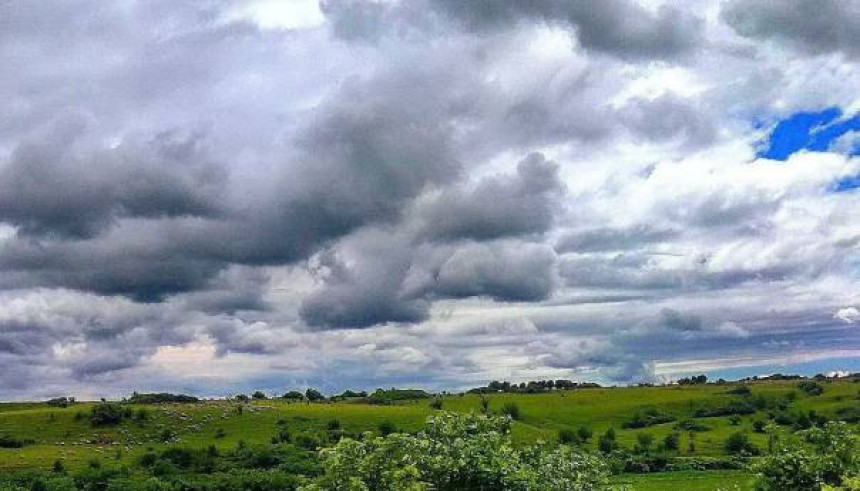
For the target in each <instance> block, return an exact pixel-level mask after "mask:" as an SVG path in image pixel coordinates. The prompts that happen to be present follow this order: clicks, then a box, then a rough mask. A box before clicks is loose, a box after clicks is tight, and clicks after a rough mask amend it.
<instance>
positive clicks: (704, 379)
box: [678, 374, 708, 385]
mask: <svg viewBox="0 0 860 491" xmlns="http://www.w3.org/2000/svg"><path fill="white" fill-rule="evenodd" d="M706 383H708V376H707V375H704V374H702V375H695V376H692V377H684V378H682V379H678V385H700V384H706Z"/></svg>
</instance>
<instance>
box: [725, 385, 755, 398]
mask: <svg viewBox="0 0 860 491" xmlns="http://www.w3.org/2000/svg"><path fill="white" fill-rule="evenodd" d="M726 394H733V395H736V396H748V395H752V391H751V390H750V388H749V386H747V385H738V386H737V387H732V388H731V389H729V390H727V391H726Z"/></svg>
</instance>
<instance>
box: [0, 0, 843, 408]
mask: <svg viewBox="0 0 860 491" xmlns="http://www.w3.org/2000/svg"><path fill="white" fill-rule="evenodd" d="M794 3H795V4H796V5H794V6H793V7H795V8H779V9H777V8H775V7H774V4H773V3H772V2H748V1H743V2H741V1H726V2H722V3H720V4H713V3H709V2H699V1H694V2H688V3H685V4H683V5H680V4H674V3H670V2H638V1H634V0H618V1H595V2H565V1H556V0H538V1H533V2H518V1H483V0H481V1H474V2H457V1H448V0H419V1H415V2H411V1H410V2H406V1H400V0H386V1H373V0H323V1H322V2H320V3H319V4H317V2H316V1H312V0H300V1H299V0H297V1H296V2H292V3H291V4H290V6H289V7H288V8H287V10H288V12H287V13H286V15H284V12H281V11H276V10H273V9H271V6H270V5H268V3H267V2H257V1H255V0H249V1H248V2H244V3H239V4H237V3H235V2H221V1H212V2H190V3H189V2H182V3H177V2H166V1H156V2H130V3H122V4H115V5H105V4H104V3H103V2H92V1H88V0H85V1H81V2H75V3H74V4H69V3H67V2H43V3H40V4H38V5H36V4H31V3H28V2H6V3H4V4H2V5H0V61H2V62H3V65H4V66H14V67H18V69H17V70H16V71H15V72H14V74H12V75H10V76H6V77H2V78H0V97H2V98H0V100H3V101H4V103H3V105H4V106H3V112H4V118H3V121H2V122H0V399H7V398H29V397H46V396H53V395H61V394H67V393H68V394H72V395H75V394H77V395H80V396H83V397H86V396H100V395H117V394H123V393H127V392H130V391H132V390H135V389H138V390H183V391H188V392H194V393H198V394H203V395H223V394H227V393H230V392H231V391H235V390H238V389H240V388H244V389H247V388H250V387H255V388H256V387H259V388H263V389H267V390H273V391H274V390H278V391H280V390H284V389H286V388H289V387H301V386H306V385H316V386H320V387H323V388H326V389H330V390H338V389H342V388H346V387H360V388H373V387H375V386H382V385H386V386H387V385H392V384H409V385H419V386H424V387H429V388H437V389H441V388H458V387H462V386H470V385H474V384H479V383H485V382H487V381H488V380H490V379H493V378H505V379H513V380H523V379H529V378H548V377H553V378H559V377H562V378H575V379H588V380H595V381H601V382H607V383H616V382H618V383H627V382H634V381H646V380H655V379H660V378H661V377H674V376H678V375H683V374H688V373H692V372H696V371H703V370H707V371H712V372H714V371H715V372H718V373H723V372H724V373H737V372H732V370H748V371H751V373H756V372H755V371H756V370H764V369H765V368H764V367H765V366H767V367H772V366H780V365H788V366H789V368H790V367H791V366H795V365H797V364H798V363H802V362H816V363H817V362H821V363H824V362H822V361H821V360H828V359H829V360H839V362H840V363H842V364H845V365H849V366H844V367H840V368H846V369H849V370H851V369H854V370H857V369H860V367H858V365H857V363H858V362H857V360H858V357H860V336H858V331H857V326H858V320H860V319H858V314H857V309H858V308H860V294H858V293H857V292H860V288H858V279H860V267H858V264H860V224H858V222H857V219H856V210H857V208H858V205H860V194H858V192H857V191H856V189H857V186H856V185H854V184H853V183H855V182H856V181H857V179H858V177H860V160H858V156H857V155H856V153H857V152H856V149H855V145H852V143H851V142H853V141H854V139H853V135H854V133H856V132H854V131H853V130H851V129H850V127H851V125H852V124H854V123H852V121H855V119H852V118H856V114H857V111H858V109H860V100H858V98H857V93H856V92H857V91H856V87H857V86H860V70H858V65H857V59H858V56H857V55H858V52H857V47H858V46H860V38H858V32H860V31H858V26H860V20H858V19H860V17H858V16H860V12H858V10H857V7H856V3H855V2H851V1H840V0H834V1H827V2H805V1H798V2H794ZM290 9H292V10H290ZM798 113H808V114H812V115H821V116H820V120H821V121H823V123H821V124H819V125H813V126H814V127H811V128H807V129H806V130H807V131H808V132H814V133H815V135H816V136H815V138H812V137H811V136H810V135H811V133H810V135H807V137H809V138H807V140H809V141H814V142H815V143H814V145H813V144H806V143H803V144H795V143H796V142H794V143H792V142H788V143H786V142H785V141H783V140H780V142H774V141H770V140H771V139H785V138H790V137H791V135H793V134H794V133H792V132H796V131H797V128H795V127H794V126H792V124H793V122H795V121H797V120H798V119H797V117H795V118H792V116H793V115H797V114H798ZM813 119H814V118H813ZM836 127H838V128H840V129H839V131H838V132H836V133H834V131H835V130H834V129H833V128H836ZM775 128H776V129H778V130H777V131H775ZM786 128H788V129H786ZM831 133H832V135H833V136H832V138H831V136H828V135H831ZM837 133H838V135H837ZM837 136H838V138H837ZM825 140H826V141H825ZM831 140H832V141H831ZM798 141H800V140H798ZM775 143H778V144H780V145H782V146H781V147H780V148H789V147H790V148H791V149H792V150H791V151H789V152H785V155H781V156H780V160H770V159H768V158H767V157H768V156H769V154H768V153H767V149H768V148H774V147H773V145H774V144H775ZM783 157H784V158H783ZM787 369H788V368H787ZM721 371H722V372H721Z"/></svg>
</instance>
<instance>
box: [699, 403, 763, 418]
mask: <svg viewBox="0 0 860 491" xmlns="http://www.w3.org/2000/svg"><path fill="white" fill-rule="evenodd" d="M755 411H756V407H755V405H754V404H753V403H752V402H750V401H748V400H742V399H741V400H734V401H730V402H729V403H728V404H726V405H725V406H716V407H706V408H700V409H697V410H696V412H695V415H696V417H697V418H711V417H716V416H733V415H736V414H739V415H744V414H753V413H754V412H755Z"/></svg>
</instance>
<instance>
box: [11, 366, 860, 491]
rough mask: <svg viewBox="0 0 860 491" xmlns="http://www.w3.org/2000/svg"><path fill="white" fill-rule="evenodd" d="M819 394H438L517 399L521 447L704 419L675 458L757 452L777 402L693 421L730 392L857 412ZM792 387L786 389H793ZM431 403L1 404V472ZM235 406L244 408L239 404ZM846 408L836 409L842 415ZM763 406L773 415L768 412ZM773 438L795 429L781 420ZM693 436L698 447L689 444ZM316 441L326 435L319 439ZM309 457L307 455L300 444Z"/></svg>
mask: <svg viewBox="0 0 860 491" xmlns="http://www.w3.org/2000/svg"><path fill="white" fill-rule="evenodd" d="M822 385H823V386H824V393H823V394H821V395H817V396H810V395H807V394H804V393H803V392H802V391H799V390H797V382H796V381H767V382H754V383H750V384H747V386H748V387H750V389H751V393H750V394H748V395H743V396H740V395H736V394H731V393H729V391H730V390H731V389H732V388H734V387H737V385H736V384H727V385H716V384H707V385H690V386H666V387H625V388H590V389H577V390H568V391H553V392H549V393H542V394H512V393H511V394H509V393H499V394H489V395H486V396H481V395H478V394H465V395H446V396H444V397H443V398H442V409H443V410H446V411H455V412H464V413H465V412H479V411H480V410H481V407H482V398H486V399H487V401H488V405H489V410H490V412H498V411H500V410H501V408H502V407H503V406H504V405H505V404H507V403H515V404H516V405H517V407H518V408H519V411H520V416H519V419H518V420H517V421H516V422H514V425H513V430H512V435H513V439H514V442H515V443H517V444H528V443H533V442H537V441H539V440H543V441H546V442H555V441H556V440H557V438H558V432H559V431H560V430H564V429H573V430H576V429H577V428H579V427H581V426H585V427H588V428H590V429H592V430H593V433H594V437H592V438H591V439H590V441H589V442H587V443H584V444H583V446H584V447H585V448H587V449H589V450H591V451H596V450H597V440H598V437H599V436H600V435H601V434H603V433H604V432H605V431H606V430H607V429H609V428H614V429H615V430H616V432H617V441H618V442H619V443H620V444H621V446H622V447H625V448H632V447H633V446H634V445H635V444H636V441H637V434H639V433H649V434H651V435H653V436H654V437H655V438H654V440H655V442H661V441H662V440H663V438H664V437H665V436H666V435H668V434H669V433H672V432H675V431H676V430H675V429H674V428H675V425H676V423H677V421H680V420H686V419H692V420H693V421H695V422H697V423H700V424H702V425H705V426H706V427H707V428H708V429H707V431H700V432H696V433H691V432H687V431H679V432H678V433H679V434H680V442H679V443H680V444H679V449H678V450H677V451H670V452H668V453H670V454H671V455H672V456H673V457H676V458H685V457H689V458H704V457H720V456H723V455H724V443H725V441H726V439H727V438H728V437H729V435H731V434H732V433H736V432H745V433H747V434H748V435H749V438H750V440H751V441H752V443H753V444H754V445H756V446H757V447H759V448H760V449H762V450H764V449H766V448H767V446H768V441H767V438H768V437H767V436H766V435H765V434H762V433H757V432H755V431H754V429H753V422H754V421H756V420H762V421H764V420H768V417H769V416H771V417H772V416H773V414H774V412H778V410H775V409H773V408H765V409H760V410H757V411H756V413H755V414H750V415H744V416H740V417H739V418H737V417H736V418H734V419H735V420H734V421H732V418H730V417H729V416H720V417H695V415H696V414H697V411H700V410H702V409H707V408H717V407H723V406H725V405H727V404H729V403H730V402H731V401H737V400H754V399H755V398H758V399H759V400H766V401H768V403H769V404H772V403H773V401H790V402H785V403H783V404H785V405H786V406H787V407H784V408H783V409H782V412H786V413H792V412H795V413H796V412H800V411H803V412H809V411H810V410H812V411H815V413H817V414H819V415H821V416H824V417H827V418H831V419H832V418H836V417H837V414H845V411H846V409H844V408H852V407H853V408H855V409H856V408H857V406H858V388H860V384H857V383H854V382H852V381H849V380H842V381H826V382H822ZM789 394H792V395H789ZM429 402H430V400H429V399H421V400H411V401H404V402H402V403H396V404H392V405H370V404H366V403H362V402H359V401H343V402H336V403H331V402H325V403H305V402H292V403H291V402H286V401H284V400H281V399H269V400H251V401H249V402H246V403H242V402H238V401H235V400H227V401H223V400H222V401H204V402H199V403H191V404H165V405H149V406H139V405H130V406H131V409H132V411H134V412H138V410H140V409H144V410H145V413H146V418H145V419H144V420H140V421H137V420H135V419H134V418H126V419H124V420H123V421H122V422H121V423H119V424H117V425H115V426H103V427H94V426H93V425H92V424H91V422H90V420H89V411H90V410H91V408H92V407H93V406H94V404H95V403H77V404H73V405H71V406H69V407H67V408H53V407H48V406H47V405H45V404H42V403H7V404H0V435H5V436H11V437H13V438H17V439H21V440H29V441H28V444H27V445H25V446H24V447H23V448H0V472H3V473H10V474H11V473H15V472H21V471H29V470H34V469H41V470H46V471H47V470H49V469H51V467H52V466H53V465H54V463H55V461H58V460H59V461H61V462H62V463H63V466H64V467H65V469H67V470H68V471H70V472H73V471H75V470H78V469H83V468H85V467H87V466H92V465H93V464H92V461H93V460H98V461H102V462H104V463H105V465H118V464H128V465H129V466H132V465H133V464H134V463H135V462H137V461H138V459H139V458H140V456H141V455H142V454H144V453H146V452H153V451H156V452H157V451H159V450H161V449H165V448H169V447H172V446H178V445H180V446H187V447H192V448H205V447H209V446H210V445H212V446H215V447H216V448H217V449H218V450H219V451H227V450H229V449H232V448H235V447H236V446H237V445H240V443H239V442H240V441H242V442H244V444H247V445H254V444H259V445H268V444H269V443H270V441H271V439H272V437H273V435H275V434H276V433H277V432H278V430H279V428H286V429H287V430H288V431H289V433H290V434H291V435H292V436H293V441H295V440H296V437H297V436H299V435H302V434H308V435H314V434H321V433H324V432H325V431H326V428H327V427H328V426H327V425H329V424H330V422H331V421H332V420H337V421H338V422H339V427H340V429H341V431H342V432H344V433H345V434H358V433H362V432H367V431H370V432H378V429H379V428H380V425H381V424H382V423H383V422H390V423H392V424H393V425H394V427H396V428H397V430H398V431H404V432H414V431H417V430H418V429H420V428H421V427H422V425H423V424H424V422H425V420H426V418H427V417H428V416H429V415H430V414H432V413H433V411H434V409H431V407H430V404H429ZM240 408H241V409H240ZM646 409H656V410H658V411H659V412H660V413H661V414H663V415H668V416H670V417H672V418H674V419H675V420H674V421H671V422H667V423H662V424H657V425H653V426H648V427H645V428H639V429H625V428H624V424H625V422H627V421H629V420H630V419H631V418H632V416H633V415H634V414H636V413H637V412H641V411H643V410H646ZM840 409H842V411H843V412H842V413H838V412H837V411H839V410H840ZM769 413H770V414H769ZM778 428H779V429H778V430H777V434H787V433H789V432H792V431H793V429H792V428H791V427H789V426H780V427H778ZM691 435H693V436H692V438H693V440H694V442H693V444H694V448H691V446H690V438H691ZM321 443H322V444H324V442H321ZM308 453H309V454H312V453H311V452H310V451H308ZM614 482H615V483H617V484H626V485H627V486H628V487H629V489H641V490H652V489H655V490H656V489H679V490H680V489H684V490H712V489H717V488H720V487H721V488H725V489H735V488H734V487H733V486H736V488H737V489H751V482H752V475H751V474H750V473H748V472H747V471H743V470H741V471H737V470H734V471H725V470H723V471H716V470H715V471H683V472H663V473H653V474H636V475H634V474H622V475H617V476H615V477H614Z"/></svg>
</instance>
